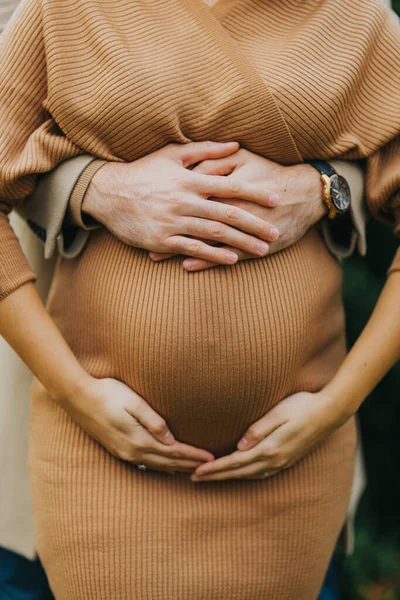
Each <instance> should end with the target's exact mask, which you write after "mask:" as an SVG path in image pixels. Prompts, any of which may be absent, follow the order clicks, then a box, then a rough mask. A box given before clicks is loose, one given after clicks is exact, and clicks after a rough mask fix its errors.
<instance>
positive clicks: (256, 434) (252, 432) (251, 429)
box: [246, 425, 260, 441]
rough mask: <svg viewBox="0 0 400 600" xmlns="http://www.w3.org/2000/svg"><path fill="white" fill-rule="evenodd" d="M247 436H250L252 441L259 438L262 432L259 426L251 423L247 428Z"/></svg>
mask: <svg viewBox="0 0 400 600" xmlns="http://www.w3.org/2000/svg"><path fill="white" fill-rule="evenodd" d="M246 437H249V438H250V439H251V440H252V441H256V440H258V439H259V437H260V433H259V432H258V431H257V427H254V425H250V427H249V428H248V430H247V433H246Z"/></svg>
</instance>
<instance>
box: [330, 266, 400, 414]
mask: <svg viewBox="0 0 400 600" xmlns="http://www.w3.org/2000/svg"><path fill="white" fill-rule="evenodd" d="M399 298H400V271H395V272H393V273H392V274H391V275H390V276H389V277H388V279H387V281H386V284H385V286H384V288H383V290H382V293H381V295H380V297H379V300H378V302H377V304H376V306H375V309H374V311H373V313H372V315H371V317H370V319H369V321H368V323H367V325H366V326H365V328H364V330H363V332H362V333H361V335H360V337H359V338H358V340H357V341H356V343H355V344H354V346H353V347H352V348H351V350H350V352H349V354H348V355H347V357H346V359H345V361H344V362H343V364H342V365H341V367H340V369H339V371H338V372H337V374H336V375H335V377H334V378H333V379H332V381H331V382H330V383H329V384H328V385H327V386H326V387H325V389H324V392H326V393H327V395H328V396H329V397H330V398H331V399H332V401H333V403H334V405H335V407H336V409H337V407H338V406H339V407H340V408H341V409H342V410H343V417H344V419H346V418H348V417H349V416H351V415H352V414H354V413H355V412H356V410H357V409H358V408H359V407H360V405H361V404H362V402H363V401H364V400H365V398H366V397H367V396H368V395H369V394H370V393H371V391H372V390H373V389H374V387H375V386H376V385H377V384H378V383H379V381H380V380H381V379H382V378H383V377H384V375H385V374H386V373H387V372H388V371H389V369H390V368H391V367H392V366H393V365H394V363H395V362H396V361H397V360H398V359H399V357H400V302H399Z"/></svg>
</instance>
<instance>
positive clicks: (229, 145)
mask: <svg viewBox="0 0 400 600" xmlns="http://www.w3.org/2000/svg"><path fill="white" fill-rule="evenodd" d="M238 149H239V144H238V142H225V143H223V142H211V141H206V142H189V143H187V144H170V145H169V146H168V148H167V149H166V152H168V154H169V155H170V156H171V157H172V158H174V159H175V160H178V161H179V162H180V163H181V164H182V166H183V167H185V168H187V167H190V166H191V165H194V164H196V163H198V162H201V161H203V160H207V159H209V158H222V157H224V156H227V155H229V154H232V153H233V152H237V150H238Z"/></svg>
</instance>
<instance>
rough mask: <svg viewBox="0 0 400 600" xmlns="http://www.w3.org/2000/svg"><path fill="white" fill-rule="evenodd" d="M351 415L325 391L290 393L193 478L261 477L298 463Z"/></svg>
mask: <svg viewBox="0 0 400 600" xmlns="http://www.w3.org/2000/svg"><path fill="white" fill-rule="evenodd" d="M349 416H350V415H346V416H344V414H342V413H340V411H339V410H337V408H336V406H335V404H334V403H333V402H332V400H331V398H330V397H328V396H327V395H325V394H324V392H318V393H314V394H312V393H309V392H299V393H297V394H293V395H292V396H288V397H287V398H285V399H284V400H282V401H281V402H279V404H277V405H276V406H274V408H272V409H271V410H270V411H269V412H268V413H267V414H266V415H264V416H263V417H262V418H261V419H259V420H258V421H256V422H255V423H253V424H252V425H251V426H250V427H249V428H248V430H247V431H246V433H245V434H244V436H243V437H242V439H241V440H240V441H239V443H238V450H237V451H235V452H233V453H232V454H230V455H228V456H223V457H222V458H219V459H217V460H214V461H211V462H208V463H207V464H203V465H201V466H199V467H198V468H197V469H196V471H195V472H194V473H193V475H192V476H191V479H192V481H218V480H223V479H260V478H264V477H266V475H265V474H266V473H267V474H268V476H270V475H275V474H276V473H279V471H282V469H287V468H288V467H291V466H293V465H294V464H296V463H297V462H298V461H299V460H300V459H301V458H303V456H305V455H306V454H308V453H309V452H311V450H312V449H313V448H315V446H317V444H319V443H320V442H322V441H323V440H324V439H325V438H326V437H327V436H328V435H330V434H331V433H333V431H335V429H337V428H338V427H340V426H341V425H343V424H344V423H345V422H346V420H347V419H348V418H349Z"/></svg>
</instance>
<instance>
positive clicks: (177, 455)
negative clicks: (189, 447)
mask: <svg viewBox="0 0 400 600" xmlns="http://www.w3.org/2000/svg"><path fill="white" fill-rule="evenodd" d="M171 456H172V458H181V456H182V454H181V452H180V451H179V450H173V451H172V452H171Z"/></svg>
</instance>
